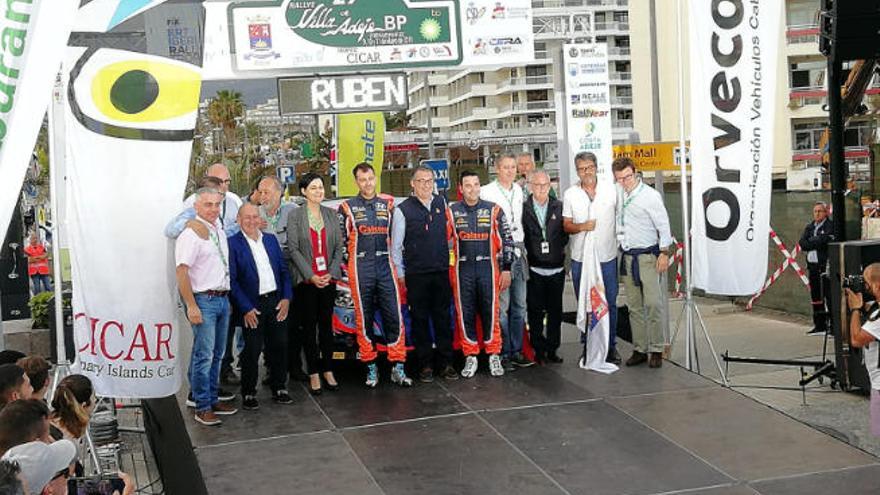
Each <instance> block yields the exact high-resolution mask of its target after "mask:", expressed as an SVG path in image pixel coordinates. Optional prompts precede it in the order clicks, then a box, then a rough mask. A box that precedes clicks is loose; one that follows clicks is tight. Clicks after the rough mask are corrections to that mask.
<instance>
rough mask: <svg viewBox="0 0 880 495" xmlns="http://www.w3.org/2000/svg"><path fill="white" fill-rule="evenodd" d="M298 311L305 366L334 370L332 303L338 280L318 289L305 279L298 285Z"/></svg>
mask: <svg viewBox="0 0 880 495" xmlns="http://www.w3.org/2000/svg"><path fill="white" fill-rule="evenodd" d="M295 292H296V313H297V314H298V315H299V320H300V329H299V333H300V335H299V336H298V337H297V339H298V340H299V341H300V342H302V348H303V349H304V350H305V353H306V367H307V368H308V372H309V374H310V375H314V374H316V373H321V372H327V371H332V370H333V305H334V304H335V302H336V283H335V282H331V283H330V284H329V285H327V287H324V288H323V289H319V288H317V287H315V286H314V285H313V284H307V283H305V282H303V283H301V284H299V285H297V286H296V291H295Z"/></svg>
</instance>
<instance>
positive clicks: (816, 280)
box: [807, 263, 828, 331]
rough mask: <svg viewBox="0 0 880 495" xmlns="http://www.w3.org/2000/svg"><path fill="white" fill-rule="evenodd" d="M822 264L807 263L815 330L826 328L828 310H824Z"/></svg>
mask: <svg viewBox="0 0 880 495" xmlns="http://www.w3.org/2000/svg"><path fill="white" fill-rule="evenodd" d="M823 268H824V267H823V266H822V265H820V264H818V263H807V273H808V274H809V279H810V303H811V305H812V306H813V325H814V327H815V328H816V329H817V330H820V331H827V330H828V312H827V311H826V310H825V291H824V290H822V289H823V288H822V273H823V271H824V270H823Z"/></svg>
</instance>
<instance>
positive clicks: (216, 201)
mask: <svg viewBox="0 0 880 495" xmlns="http://www.w3.org/2000/svg"><path fill="white" fill-rule="evenodd" d="M195 196H196V201H195V210H196V218H195V221H197V222H199V223H201V224H203V225H204V226H205V227H206V228H207V230H208V238H207V239H203V238H201V237H200V236H199V235H197V234H196V233H195V232H194V231H193V230H192V229H190V228H187V229H186V230H184V231H183V232H182V233H181V234H180V236H179V237H178V238H177V243H176V244H175V246H174V257H175V260H176V264H177V285H178V288H179V290H180V296H181V298H182V299H183V302H184V304H185V305H186V317H187V319H188V320H189V322H190V324H191V325H192V330H193V347H192V355H191V356H190V366H189V373H188V374H189V383H190V387H191V388H192V398H193V400H194V402H195V408H196V413H195V420H196V421H197V422H199V423H201V424H203V425H206V426H215V425H219V424H220V423H221V421H220V419H219V418H217V415H218V414H221V415H223V414H235V413H236V412H237V409H235V408H234V407H232V406H229V405H227V404H224V403H222V402H220V401H219V400H218V392H219V386H220V361H221V360H222V359H223V351H224V349H225V347H226V332H227V330H228V329H229V298H228V295H229V287H230V285H229V247H228V244H227V242H226V235H224V233H223V226H222V224H221V223H220V220H219V216H220V204H221V203H222V201H223V196H222V195H221V193H220V192H219V191H218V190H216V189H210V188H202V189H199V190H198V191H196V195H195Z"/></svg>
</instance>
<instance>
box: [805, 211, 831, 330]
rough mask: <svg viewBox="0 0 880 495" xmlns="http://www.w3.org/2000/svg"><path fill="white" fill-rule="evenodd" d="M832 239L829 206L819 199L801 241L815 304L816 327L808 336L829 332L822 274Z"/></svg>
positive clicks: (826, 263) (823, 273)
mask: <svg viewBox="0 0 880 495" xmlns="http://www.w3.org/2000/svg"><path fill="white" fill-rule="evenodd" d="M829 242H834V226H833V224H832V221H831V218H829V217H828V206H827V205H826V204H825V203H823V202H822V201H817V202H816V203H815V204H813V219H812V221H810V222H809V223H808V224H807V225H806V227H804V232H803V234H801V239H800V241H798V244H800V246H801V249H802V250H803V251H804V254H806V256H807V273H808V274H809V278H810V303H811V304H812V306H813V328H812V329H811V330H810V331H809V332H807V334H808V335H825V334H826V332H827V331H828V311H827V310H826V309H825V308H826V307H827V305H826V304H825V295H826V291H825V290H823V289H824V287H823V282H824V277H823V275H825V272H826V271H827V268H828V243H829Z"/></svg>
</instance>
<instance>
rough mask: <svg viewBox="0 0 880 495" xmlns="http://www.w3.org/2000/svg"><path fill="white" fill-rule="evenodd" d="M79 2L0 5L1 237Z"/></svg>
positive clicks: (44, 0) (19, 0) (17, 0)
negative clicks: (0, 33) (0, 37)
mask: <svg viewBox="0 0 880 495" xmlns="http://www.w3.org/2000/svg"><path fill="white" fill-rule="evenodd" d="M78 6H79V0H51V1H49V0H30V1H25V0H9V1H6V2H2V3H0V32H2V33H3V43H2V48H0V55H2V63H3V69H2V70H0V239H5V238H6V230H7V229H8V228H9V221H10V219H11V218H12V214H13V212H15V211H17V208H15V204H16V202H17V201H18V196H19V192H20V191H21V184H22V181H23V180H24V176H25V172H26V171H27V167H28V164H29V163H30V160H31V154H32V153H33V151H34V143H35V142H36V140H37V133H38V132H39V131H40V125H41V124H42V123H43V116H44V115H45V114H46V107H47V106H48V104H49V98H50V97H51V95H52V86H53V85H54V84H55V75H56V74H57V73H58V70H59V69H60V67H61V58H62V55H63V54H64V46H65V45H66V44H67V38H68V36H69V35H70V30H71V28H72V27H73V19H74V14H75V13H76V9H77V7H78Z"/></svg>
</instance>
